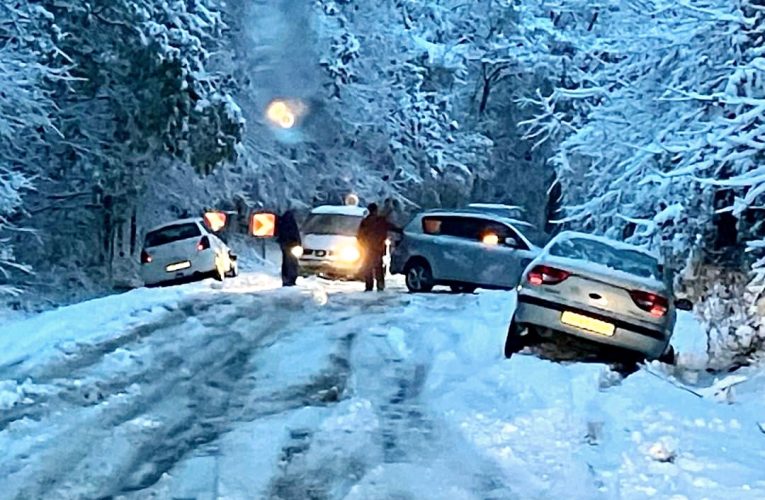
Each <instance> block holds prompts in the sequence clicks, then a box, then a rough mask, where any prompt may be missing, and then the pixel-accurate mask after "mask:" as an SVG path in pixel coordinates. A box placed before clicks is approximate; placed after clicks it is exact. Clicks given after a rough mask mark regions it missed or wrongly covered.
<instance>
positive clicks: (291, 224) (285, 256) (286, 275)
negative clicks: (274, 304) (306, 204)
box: [276, 210, 301, 286]
mask: <svg viewBox="0 0 765 500" xmlns="http://www.w3.org/2000/svg"><path fill="white" fill-rule="evenodd" d="M276 241H277V242H278V243H279V247H280V248H281V250H282V285H284V286H295V284H296V282H297V278H298V274H299V272H300V264H299V263H298V257H297V256H296V255H295V254H294V253H293V249H294V248H295V247H298V246H300V245H301V241H300V229H299V228H298V224H297V221H296V220H295V214H294V213H293V212H292V210H287V211H286V212H284V213H283V214H282V216H281V217H279V219H278V220H277V222H276Z"/></svg>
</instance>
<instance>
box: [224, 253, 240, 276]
mask: <svg viewBox="0 0 765 500" xmlns="http://www.w3.org/2000/svg"><path fill="white" fill-rule="evenodd" d="M228 261H229V268H228V272H226V277H227V278H236V277H237V276H239V261H238V260H237V258H236V256H235V255H233V254H229V259H228Z"/></svg>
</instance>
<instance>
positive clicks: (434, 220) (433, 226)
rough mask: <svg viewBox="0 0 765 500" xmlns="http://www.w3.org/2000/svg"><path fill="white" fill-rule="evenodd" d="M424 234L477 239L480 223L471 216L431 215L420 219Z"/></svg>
mask: <svg viewBox="0 0 765 500" xmlns="http://www.w3.org/2000/svg"><path fill="white" fill-rule="evenodd" d="M422 229H423V231H424V232H425V234H432V235H443V236H454V237H455V238H465V239H470V240H477V239H478V237H479V235H478V233H479V229H480V224H478V223H477V222H476V219H474V218H472V217H450V216H445V215H441V216H432V217H425V218H423V219H422Z"/></svg>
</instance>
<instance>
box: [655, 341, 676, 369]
mask: <svg viewBox="0 0 765 500" xmlns="http://www.w3.org/2000/svg"><path fill="white" fill-rule="evenodd" d="M659 361H660V362H662V363H664V364H667V365H673V366H674V365H675V364H677V353H676V352H675V348H674V346H669V349H667V351H666V352H665V353H664V354H662V355H661V356H659Z"/></svg>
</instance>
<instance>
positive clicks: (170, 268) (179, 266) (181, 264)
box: [165, 260, 191, 273]
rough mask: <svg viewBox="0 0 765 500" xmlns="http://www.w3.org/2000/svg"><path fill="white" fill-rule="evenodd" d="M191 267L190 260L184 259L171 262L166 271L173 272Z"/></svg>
mask: <svg viewBox="0 0 765 500" xmlns="http://www.w3.org/2000/svg"><path fill="white" fill-rule="evenodd" d="M190 267H191V262H189V261H187V260H186V261H183V262H176V263H175V264H170V265H169V266H167V267H166V268H165V271H167V272H168V273H172V272H173V271H180V270H182V269H188V268H190Z"/></svg>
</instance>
